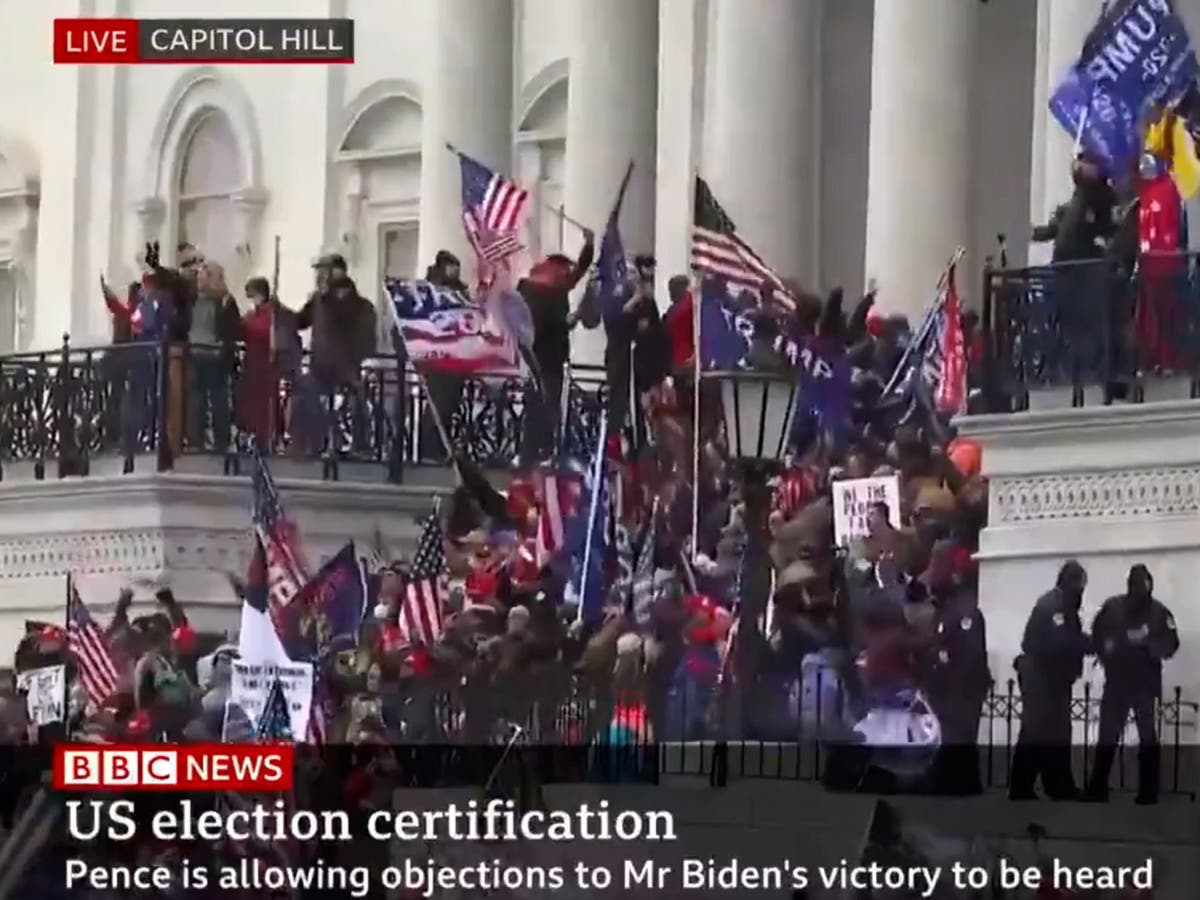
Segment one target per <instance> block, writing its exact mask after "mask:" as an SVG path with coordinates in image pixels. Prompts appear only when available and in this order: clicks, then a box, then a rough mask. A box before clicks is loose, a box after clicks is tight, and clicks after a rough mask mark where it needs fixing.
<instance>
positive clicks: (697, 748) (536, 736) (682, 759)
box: [423, 676, 1200, 799]
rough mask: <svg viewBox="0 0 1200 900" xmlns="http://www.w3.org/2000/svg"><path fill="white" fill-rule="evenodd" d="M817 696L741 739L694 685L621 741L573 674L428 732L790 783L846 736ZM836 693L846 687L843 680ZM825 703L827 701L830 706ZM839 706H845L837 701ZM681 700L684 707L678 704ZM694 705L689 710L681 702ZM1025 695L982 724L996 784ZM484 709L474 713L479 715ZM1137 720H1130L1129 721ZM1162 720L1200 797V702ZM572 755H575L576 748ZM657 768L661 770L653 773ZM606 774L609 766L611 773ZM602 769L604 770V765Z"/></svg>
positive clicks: (992, 700) (1083, 725)
mask: <svg viewBox="0 0 1200 900" xmlns="http://www.w3.org/2000/svg"><path fill="white" fill-rule="evenodd" d="M817 680H818V685H817V688H816V690H815V692H813V693H811V694H810V695H809V696H810V697H811V698H812V700H813V701H814V702H815V707H814V706H811V705H810V706H809V708H808V710H807V713H804V712H802V711H801V709H800V704H801V703H802V702H803V701H800V700H799V699H798V698H799V697H802V696H804V693H805V692H804V691H803V690H799V688H800V686H799V685H797V688H798V690H797V692H796V694H797V699H796V703H797V708H796V709H794V710H793V713H794V721H793V724H792V725H791V726H790V727H789V728H785V729H782V730H781V729H779V728H772V729H770V730H771V732H772V733H771V734H770V736H769V737H760V736H755V735H753V734H749V735H747V736H745V737H737V738H731V737H730V736H728V735H722V734H721V732H720V731H719V730H717V729H715V728H712V727H710V724H709V722H710V716H709V713H710V712H711V707H710V706H709V702H708V700H704V701H701V702H702V703H703V708H701V707H700V706H699V705H697V707H696V708H695V709H693V710H689V709H687V708H686V706H687V704H688V703H689V702H691V703H695V702H696V701H695V699H694V698H693V697H692V696H691V695H689V694H688V693H687V692H680V693H679V694H678V695H675V696H671V697H668V699H667V701H666V704H665V706H664V707H663V708H660V709H659V710H658V713H659V714H658V715H655V714H653V713H652V714H651V715H650V722H651V727H652V728H653V727H655V726H657V728H658V729H659V730H658V732H657V733H654V734H652V735H651V736H652V737H653V739H654V740H653V742H650V741H645V740H643V741H634V742H633V743H631V744H619V745H617V744H612V743H611V735H610V732H609V725H610V722H611V721H612V714H613V709H614V703H613V697H612V695H611V694H607V693H596V692H595V691H594V690H589V689H588V688H586V687H585V686H583V685H581V684H579V683H577V682H572V683H571V684H570V685H569V686H568V687H566V689H565V691H564V692H563V693H562V695H560V696H558V697H547V696H545V688H544V687H543V688H542V691H543V696H542V697H540V698H538V697H536V696H533V695H535V694H536V693H537V692H536V691H535V692H532V694H530V695H526V696H524V697H523V698H522V700H521V701H520V702H519V703H516V704H514V705H513V706H511V707H509V708H504V707H503V705H502V704H497V703H495V702H494V701H495V700H496V699H497V698H495V697H493V698H492V700H493V702H492V703H490V704H489V708H488V710H487V711H486V714H487V715H488V717H489V719H488V722H486V723H484V724H483V726H482V727H480V723H479V722H477V721H476V722H474V723H472V718H473V711H472V709H471V708H470V706H469V705H468V704H465V703H464V702H463V701H462V699H461V698H460V697H458V696H457V695H442V696H440V697H439V698H438V701H437V702H436V704H435V705H434V712H433V717H434V719H435V722H434V723H433V725H432V727H431V728H428V729H426V730H424V732H423V735H424V738H425V739H427V741H428V743H430V744H433V745H438V746H453V745H463V744H467V745H478V744H480V743H481V741H482V740H484V739H485V738H484V737H483V736H484V735H490V736H491V739H492V740H493V741H494V742H496V743H497V744H503V743H504V742H505V741H506V740H507V739H509V737H510V736H511V735H512V734H513V733H514V729H513V728H512V726H513V725H517V726H520V727H519V733H520V735H521V738H522V742H523V743H524V744H526V745H535V746H538V747H546V748H555V747H558V748H567V749H569V748H580V747H588V748H591V751H592V752H591V753H589V754H587V755H586V757H579V758H580V759H584V758H586V760H587V761H588V763H589V765H591V766H593V767H594V766H595V764H596V756H595V752H596V750H597V748H601V749H603V750H604V752H603V753H602V754H601V756H602V759H601V761H602V762H604V763H605V765H604V766H602V767H601V768H606V767H607V766H608V765H609V764H615V763H614V760H616V761H617V762H619V761H620V760H621V759H623V756H622V754H626V753H628V754H629V759H632V760H636V762H637V775H638V778H639V779H641V780H650V779H652V777H653V778H657V777H658V776H659V775H690V776H700V777H703V778H706V779H708V780H709V781H710V782H711V783H712V784H714V785H718V786H719V785H722V784H724V783H725V782H726V781H727V779H728V777H730V776H731V775H732V776H734V777H741V778H764V779H780V780H789V781H820V780H822V779H823V778H824V777H825V775H826V768H827V764H828V762H829V759H830V753H831V752H833V751H834V749H835V748H836V746H837V745H838V743H839V741H838V740H837V739H835V738H833V737H831V735H833V734H835V733H836V731H837V730H838V729H837V728H835V727H834V720H835V719H837V720H840V719H841V711H840V708H839V709H837V710H835V709H832V708H831V707H830V702H831V701H830V700H829V699H828V698H829V696H830V693H829V691H827V690H825V685H822V684H821V683H820V681H821V677H820V676H817ZM835 691H836V688H835ZM823 704H824V708H822V705H823ZM832 704H833V705H836V706H838V707H840V706H841V703H840V701H838V700H837V699H834V700H833V701H832ZM672 705H674V706H675V707H676V708H674V709H670V708H669V707H671V706H672ZM680 707H684V708H680ZM1021 711H1022V702H1021V696H1020V693H1019V692H1018V691H1017V689H1016V684H1015V682H1014V681H1012V680H1009V681H1007V682H1006V683H1005V684H1004V685H1003V686H993V688H992V689H991V690H990V691H989V692H988V695H987V697H986V699H985V700H984V702H983V706H982V714H981V717H980V724H979V733H978V734H979V740H978V758H979V769H980V783H981V784H982V786H983V787H985V788H988V789H998V788H1003V789H1007V788H1008V786H1009V774H1010V770H1011V768H1012V758H1013V754H1014V751H1015V749H1016V746H1017V739H1018V736H1019V733H1020V722H1021ZM479 714H480V711H478V710H476V711H474V715H475V716H476V717H477V716H478V715H479ZM1099 714H1100V694H1099V692H1097V691H1094V690H1092V688H1091V686H1090V685H1088V684H1084V685H1083V687H1082V690H1081V691H1079V692H1078V693H1076V694H1075V695H1074V696H1073V698H1072V703H1071V722H1072V726H1073V727H1072V731H1073V733H1074V735H1075V737H1074V742H1073V746H1072V767H1073V770H1074V774H1075V778H1076V782H1077V783H1078V784H1079V785H1083V784H1086V783H1087V778H1088V776H1089V775H1090V773H1091V767H1092V763H1093V760H1094V757H1095V751H1096V747H1095V746H1094V744H1093V734H1094V732H1095V731H1096V728H1097V726H1098V724H1099ZM1126 724H1128V723H1126ZM1156 727H1157V732H1158V735H1159V741H1160V757H1159V766H1160V783H1161V788H1162V791H1163V793H1165V794H1169V795H1183V796H1187V797H1190V798H1192V799H1194V798H1195V795H1196V792H1197V790H1198V789H1200V767H1198V766H1197V763H1198V762H1200V703H1196V702H1193V701H1190V700H1185V699H1184V697H1183V692H1182V689H1181V688H1179V687H1176V688H1174V689H1173V690H1171V691H1169V692H1168V693H1167V694H1166V695H1164V696H1163V698H1162V699H1161V700H1160V701H1159V703H1158V704H1157V708H1156ZM1127 730H1128V729H1122V733H1121V744H1120V746H1119V752H1118V753H1117V756H1116V761H1115V765H1114V772H1113V774H1112V776H1111V779H1112V781H1113V782H1114V785H1113V787H1114V789H1115V790H1118V791H1131V790H1133V789H1135V788H1136V780H1137V775H1136V773H1137V766H1136V762H1135V757H1136V746H1127V745H1126V744H1125V742H1124V739H1125V734H1126V733H1127ZM567 756H568V758H569V757H570V754H569V753H568V754H567ZM617 767H618V768H619V769H620V773H621V777H625V776H626V775H628V774H629V770H628V767H627V766H625V765H624V764H621V765H618V766H617ZM650 770H652V772H651V771H650ZM602 774H603V773H601V775H602ZM592 777H598V776H597V773H596V772H595V771H593V772H592Z"/></svg>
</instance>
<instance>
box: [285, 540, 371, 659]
mask: <svg viewBox="0 0 1200 900" xmlns="http://www.w3.org/2000/svg"><path fill="white" fill-rule="evenodd" d="M366 609H367V580H366V576H365V574H364V572H363V566H362V561H361V560H359V558H358V557H357V555H356V554H355V551H354V542H353V541H351V542H350V543H348V544H346V546H344V547H343V548H342V549H341V550H339V551H338V552H337V553H336V554H335V555H334V556H333V558H331V559H330V560H329V562H327V563H325V565H323V566H322V567H321V569H320V571H318V572H317V574H316V575H314V576H313V577H312V579H310V580H309V582H308V583H307V584H306V585H305V586H304V587H303V588H301V590H300V592H299V593H298V594H296V596H295V597H294V598H293V599H292V602H291V603H289V604H288V605H287V606H286V607H284V608H283V609H282V610H280V611H279V613H278V614H277V619H276V621H277V626H278V628H279V631H280V638H281V640H282V641H283V646H284V649H285V650H286V651H287V654H288V656H289V657H290V658H291V659H294V660H320V659H324V658H326V657H328V656H329V655H331V654H334V653H338V652H340V651H342V650H347V649H349V648H351V647H353V646H355V645H356V644H357V642H358V627H359V625H360V624H361V623H362V619H363V616H364V615H365V613H366Z"/></svg>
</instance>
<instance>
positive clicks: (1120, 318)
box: [983, 253, 1200, 412]
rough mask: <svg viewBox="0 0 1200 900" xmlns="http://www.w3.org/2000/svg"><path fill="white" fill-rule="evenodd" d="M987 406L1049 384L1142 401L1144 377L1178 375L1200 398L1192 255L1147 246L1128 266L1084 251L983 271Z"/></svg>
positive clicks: (1199, 329) (1017, 405)
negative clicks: (1065, 259) (1051, 261)
mask: <svg viewBox="0 0 1200 900" xmlns="http://www.w3.org/2000/svg"><path fill="white" fill-rule="evenodd" d="M983 298H984V306H983V330H984V351H985V357H986V358H985V379H984V380H985V391H986V395H987V397H986V399H987V406H988V408H989V409H990V410H991V411H994V412H1008V411H1016V410H1022V409H1026V408H1028V405H1029V393H1030V391H1033V390H1038V389H1041V388H1050V387H1065V388H1069V389H1070V390H1071V392H1072V403H1073V405H1076V406H1081V405H1083V403H1084V397H1085V392H1086V389H1088V388H1093V387H1094V388H1098V389H1101V390H1103V392H1104V399H1105V402H1111V400H1113V399H1115V398H1120V399H1130V400H1133V401H1140V400H1141V399H1142V397H1143V394H1144V388H1145V385H1146V383H1147V381H1148V380H1150V379H1157V378H1163V377H1170V376H1178V377H1182V378H1184V379H1187V380H1188V381H1189V382H1190V395H1191V396H1192V397H1193V398H1195V397H1200V258H1198V257H1197V256H1196V255H1195V254H1190V253H1147V254H1143V255H1141V256H1140V257H1139V258H1138V261H1137V264H1136V265H1135V266H1134V267H1133V269H1132V270H1130V269H1127V268H1125V267H1122V266H1121V265H1119V264H1118V263H1116V262H1114V261H1110V260H1089V261H1082V262H1069V263H1059V264H1056V265H1050V266H1033V267H1029V268H1024V269H992V268H988V269H985V271H984V285H983Z"/></svg>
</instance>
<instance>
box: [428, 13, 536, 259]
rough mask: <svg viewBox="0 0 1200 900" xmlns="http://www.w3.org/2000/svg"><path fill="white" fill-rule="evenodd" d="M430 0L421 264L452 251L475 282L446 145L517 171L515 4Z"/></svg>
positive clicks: (454, 167) (454, 164)
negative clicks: (514, 156) (514, 147)
mask: <svg viewBox="0 0 1200 900" xmlns="http://www.w3.org/2000/svg"><path fill="white" fill-rule="evenodd" d="M426 2H428V3H429V4H430V8H429V9H428V11H427V13H426V14H427V16H428V21H430V22H431V23H432V28H431V31H430V37H429V42H430V45H431V50H430V56H431V61H430V66H429V77H428V79H427V80H426V82H425V84H424V85H423V87H424V105H423V109H422V115H423V120H422V141H421V234H420V240H419V247H420V250H419V253H420V257H421V258H420V263H419V266H420V268H421V269H422V270H423V269H424V267H425V266H427V265H429V264H431V263H432V262H433V258H434V255H435V254H436V253H437V251H438V250H449V251H451V252H452V253H454V254H456V255H457V256H458V257H459V259H461V260H462V262H463V272H464V274H465V276H466V280H468V281H469V280H470V279H471V277H472V276H471V272H472V270H473V267H474V260H475V257H474V255H473V254H472V253H471V250H470V245H469V244H468V243H467V239H466V236H465V235H464V234H463V227H462V182H461V178H460V174H459V165H458V157H456V156H455V155H454V154H452V153H451V152H450V151H449V150H447V149H446V143H447V142H449V143H451V144H453V145H454V146H455V147H456V148H458V149H459V150H460V151H462V152H463V153H465V154H467V155H468V156H471V157H473V158H475V159H477V160H478V161H479V162H481V163H483V164H484V165H485V166H487V167H488V168H490V169H492V170H493V171H496V172H500V173H501V174H503V175H505V176H508V177H511V176H512V174H513V173H512V170H511V162H512V139H513V130H512V96H513V85H512V66H513V44H512V34H513V9H512V2H511V0H487V2H484V3H480V2H479V0H426Z"/></svg>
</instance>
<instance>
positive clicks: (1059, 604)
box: [1018, 588, 1090, 685]
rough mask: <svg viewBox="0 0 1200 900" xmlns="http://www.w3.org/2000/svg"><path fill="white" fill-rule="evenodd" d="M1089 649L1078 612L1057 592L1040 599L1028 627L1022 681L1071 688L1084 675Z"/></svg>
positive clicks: (1022, 651) (1034, 606)
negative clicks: (1067, 685)
mask: <svg viewBox="0 0 1200 900" xmlns="http://www.w3.org/2000/svg"><path fill="white" fill-rule="evenodd" d="M1089 649H1090V642H1089V641H1088V637H1087V635H1086V634H1085V633H1084V631H1083V624H1082V623H1081V622H1080V619H1079V610H1078V609H1073V608H1072V606H1071V604H1069V603H1067V602H1066V598H1065V597H1064V596H1063V595H1062V592H1060V591H1059V590H1058V588H1054V589H1053V590H1051V591H1048V592H1047V593H1045V594H1043V595H1042V596H1041V597H1039V598H1038V601H1037V603H1035V604H1034V605H1033V611H1032V612H1031V613H1030V614H1029V620H1028V621H1027V622H1026V623H1025V634H1024V636H1023V637H1022V639H1021V653H1022V658H1021V660H1020V665H1019V666H1018V670H1019V672H1020V674H1021V676H1022V677H1028V678H1032V679H1040V680H1045V681H1048V682H1053V683H1054V684H1059V685H1061V684H1064V683H1065V684H1072V683H1074V681H1075V679H1076V678H1078V677H1079V676H1080V675H1081V674H1082V673H1083V658H1084V656H1085V655H1087V653H1088V651H1089Z"/></svg>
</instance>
